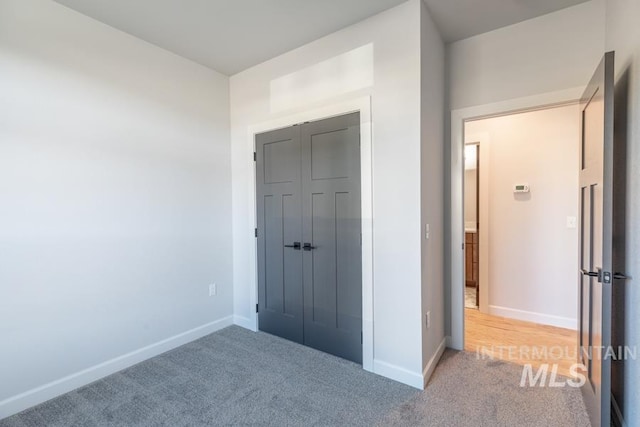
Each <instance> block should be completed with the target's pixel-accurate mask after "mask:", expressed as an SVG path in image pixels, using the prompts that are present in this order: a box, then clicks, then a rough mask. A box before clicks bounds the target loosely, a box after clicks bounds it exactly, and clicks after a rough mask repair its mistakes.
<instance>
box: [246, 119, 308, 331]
mask: <svg viewBox="0 0 640 427" xmlns="http://www.w3.org/2000/svg"><path fill="white" fill-rule="evenodd" d="M300 166H301V149H300V129H299V128H298V127H292V128H287V129H280V130H276V131H272V132H268V133H264V134H261V135H256V181H257V182H256V193H257V200H256V202H257V220H258V304H259V318H258V322H259V325H260V330H262V331H265V332H269V333H272V334H275V335H279V336H281V337H283V338H287V339H289V340H292V341H296V342H299V343H302V342H303V323H302V322H303V318H302V304H303V302H302V285H301V284H302V251H301V250H300V249H299V246H300V242H301V241H302V202H301V200H302V199H301V191H302V190H301V185H302V180H301V176H300V170H301V169H300ZM296 243H297V245H296ZM296 246H297V247H296Z"/></svg>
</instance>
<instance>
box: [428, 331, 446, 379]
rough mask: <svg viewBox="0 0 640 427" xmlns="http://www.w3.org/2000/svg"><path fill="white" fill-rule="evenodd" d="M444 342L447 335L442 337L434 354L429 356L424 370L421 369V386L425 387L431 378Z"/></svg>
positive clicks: (442, 350) (443, 347) (444, 345)
mask: <svg viewBox="0 0 640 427" xmlns="http://www.w3.org/2000/svg"><path fill="white" fill-rule="evenodd" d="M446 344H447V337H445V338H443V339H442V342H441V343H440V345H439V346H438V349H437V350H436V352H435V353H434V355H433V356H432V357H431V359H429V362H428V363H427V366H425V367H424V370H423V371H422V386H423V388H426V387H427V383H428V382H429V379H430V378H431V375H433V371H434V370H435V369H436V366H437V365H438V362H439V361H440V358H441V357H442V354H443V353H444V349H445V348H446V346H447V345H446Z"/></svg>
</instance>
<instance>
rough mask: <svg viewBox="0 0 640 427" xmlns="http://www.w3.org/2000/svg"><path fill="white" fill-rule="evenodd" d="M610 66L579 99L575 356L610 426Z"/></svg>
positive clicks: (596, 413)
mask: <svg viewBox="0 0 640 427" xmlns="http://www.w3.org/2000/svg"><path fill="white" fill-rule="evenodd" d="M613 61H614V54H613V52H609V53H607V54H606V55H605V57H604V59H603V60H602V62H601V63H600V66H599V67H598V69H597V70H596V72H595V74H594V76H593V78H592V80H591V82H590V83H589V86H588V87H587V89H586V91H585V93H584V95H583V97H582V100H581V109H582V139H581V144H580V147H581V149H580V160H581V162H580V163H581V167H580V205H581V206H580V213H581V215H580V248H581V250H580V268H581V272H580V286H579V289H580V298H579V315H580V320H579V327H580V332H579V334H580V335H579V338H580V339H579V346H580V349H579V354H580V362H581V363H582V364H584V365H585V366H586V372H585V374H586V378H587V382H586V384H585V385H584V386H583V387H582V394H583V396H584V400H585V404H586V406H587V411H588V412H589V417H590V418H591V424H592V425H594V426H598V425H609V422H610V405H611V398H610V396H611V395H610V393H611V359H610V358H608V357H605V356H606V354H607V350H608V349H609V346H610V345H611V286H612V280H613V279H612V276H613V274H612V245H613V235H612V218H613V203H612V196H613V179H612V178H613V173H612V171H613Z"/></svg>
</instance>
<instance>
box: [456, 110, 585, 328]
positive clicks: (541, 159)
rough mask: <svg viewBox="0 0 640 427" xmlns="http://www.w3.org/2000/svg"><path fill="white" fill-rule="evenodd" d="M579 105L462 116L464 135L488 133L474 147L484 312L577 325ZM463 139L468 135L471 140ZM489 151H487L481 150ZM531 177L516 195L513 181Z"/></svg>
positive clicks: (573, 326)
mask: <svg viewBox="0 0 640 427" xmlns="http://www.w3.org/2000/svg"><path fill="white" fill-rule="evenodd" d="M579 119H580V116H579V109H578V105H571V106H565V107H559V108H552V109H546V110H539V111H533V112H527V113H522V114H514V115H508V116H501V117H495V118H490V119H484V120H478V121H472V122H468V123H467V124H466V126H465V135H468V137H470V138H473V135H478V134H486V135H488V137H489V141H490V147H489V149H488V150H486V149H484V148H486V147H483V146H482V144H481V146H480V156H483V155H484V156H486V155H488V156H489V158H488V159H487V158H485V159H483V164H487V166H486V168H487V171H486V172H487V173H488V175H489V178H488V182H487V183H485V184H481V190H480V197H481V198H483V199H484V200H486V202H487V206H488V209H489V213H488V228H487V230H485V232H484V233H483V234H481V237H480V238H481V239H482V238H485V236H486V238H488V251H489V253H488V254H487V258H488V274H489V276H488V280H487V282H486V283H481V286H486V287H487V288H488V291H489V295H488V301H487V302H488V306H489V312H490V313H492V314H497V315H500V316H505V317H511V318H516V319H521V320H528V321H535V322H538V323H543V324H550V325H556V326H561V327H570V328H572V329H575V328H576V326H577V324H576V318H577V313H576V310H577V301H578V294H577V286H576V283H577V278H576V277H577V276H576V274H577V271H578V230H577V228H568V227H567V217H568V216H571V217H577V215H578V187H579V186H578V169H579V165H578V157H579V147H578V143H579V139H580V133H579V129H580V121H579ZM467 142H473V141H472V140H469V141H467ZM487 151H488V154H487ZM519 183H525V184H529V186H530V188H531V191H530V193H520V194H515V193H514V192H513V185H514V184H519Z"/></svg>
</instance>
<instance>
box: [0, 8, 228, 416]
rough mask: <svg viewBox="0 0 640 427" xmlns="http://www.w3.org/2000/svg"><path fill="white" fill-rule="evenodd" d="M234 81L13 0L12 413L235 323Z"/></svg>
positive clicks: (5, 135) (1, 332) (6, 117)
mask: <svg viewBox="0 0 640 427" xmlns="http://www.w3.org/2000/svg"><path fill="white" fill-rule="evenodd" d="M228 91H229V87H228V78H226V77H224V76H222V75H220V74H218V73H216V72H213V71H211V70H209V69H206V68H204V67H202V66H199V65H196V64H195V63H193V62H190V61H187V60H185V59H181V58H179V57H177V56H175V55H173V54H171V53H168V52H166V51H164V50H161V49H159V48H156V47H154V46H152V45H150V44H147V43H145V42H143V41H140V40H138V39H135V38H133V37H130V36H128V35H126V34H124V33H121V32H119V31H116V30H114V29H113V28H111V27H108V26H106V25H103V24H100V23H98V22H96V21H94V20H92V19H89V18H87V17H85V16H83V15H80V14H78V13H76V12H73V11H71V10H69V9H67V8H65V7H63V6H61V5H59V4H57V3H55V2H52V1H47V0H0V93H1V94H2V95H1V96H0V200H1V204H2V209H0V295H1V297H0V348H1V351H0V378H1V380H0V418H2V417H3V416H5V415H8V414H10V413H12V412H15V411H17V410H20V409H22V408H24V407H26V406H30V405H32V404H35V403H38V402H39V401H41V400H43V399H46V398H49V397H52V396H53V395H55V394H57V393H60V392H64V391H67V390H68V389H71V388H74V387H77V386H79V385H82V384H83V383H85V382H86V381H90V380H93V379H95V378H96V377H98V376H100V375H106V374H108V373H110V372H111V371H114V370H118V369H120V368H122V367H124V366H126V365H127V364H130V363H133V362H136V361H138V360H140V359H142V358H145V357H148V356H150V355H153V354H154V353H157V352H158V351H161V350H163V349H167V348H169V347H171V346H173V345H178V344H181V343H182V342H184V341H187V340H189V339H193V338H195V337H196V336H199V335H203V334H206V333H208V332H211V331H212V330H214V329H216V328H218V327H220V326H222V325H224V324H229V323H230V317H229V316H230V315H231V314H232V309H233V305H232V286H231V282H232V269H231V263H232V259H231V254H230V251H229V248H230V247H231V244H232V242H231V232H230V228H231V208H230V204H231V193H230V188H231V172H230V165H229V159H230V146H229V104H228ZM213 281H215V282H216V283H217V284H218V295H217V296H216V297H215V298H209V296H208V284H209V283H210V282H213ZM216 322H217V323H216ZM194 328H200V329H195V330H194ZM188 331H191V333H187V334H186V335H183V336H181V337H179V339H176V340H169V341H167V342H164V343H162V344H161V345H159V346H156V347H151V348H144V347H145V346H149V345H153V344H154V343H158V342H160V341H162V340H167V339H170V338H171V337H174V336H176V335H178V334H182V333H185V332H188ZM140 349H143V350H142V351H140V352H139V353H136V354H133V355H132V354H130V352H134V351H137V350H140ZM127 354H129V356H127V357H124V358H123V359H120V360H116V361H113V359H114V358H117V357H120V356H123V355H127ZM109 361H112V362H113V363H110V362H109ZM105 362H106V364H105V365H101V366H98V367H97V368H96V365H99V364H103V363H105ZM94 368H96V369H94ZM85 369H89V371H85V372H81V373H80V374H78V373H79V372H80V371H82V370H85ZM76 374H78V375H77V376H74V375H76ZM69 376H71V377H69ZM58 380H61V381H60V382H58V383H52V382H55V381H58ZM38 387H43V388H41V389H37V390H34V389H36V388H38ZM21 393H26V394H24V395H20V396H18V395H19V394H21ZM16 396H17V397H16ZM14 398H15V399H14Z"/></svg>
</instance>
